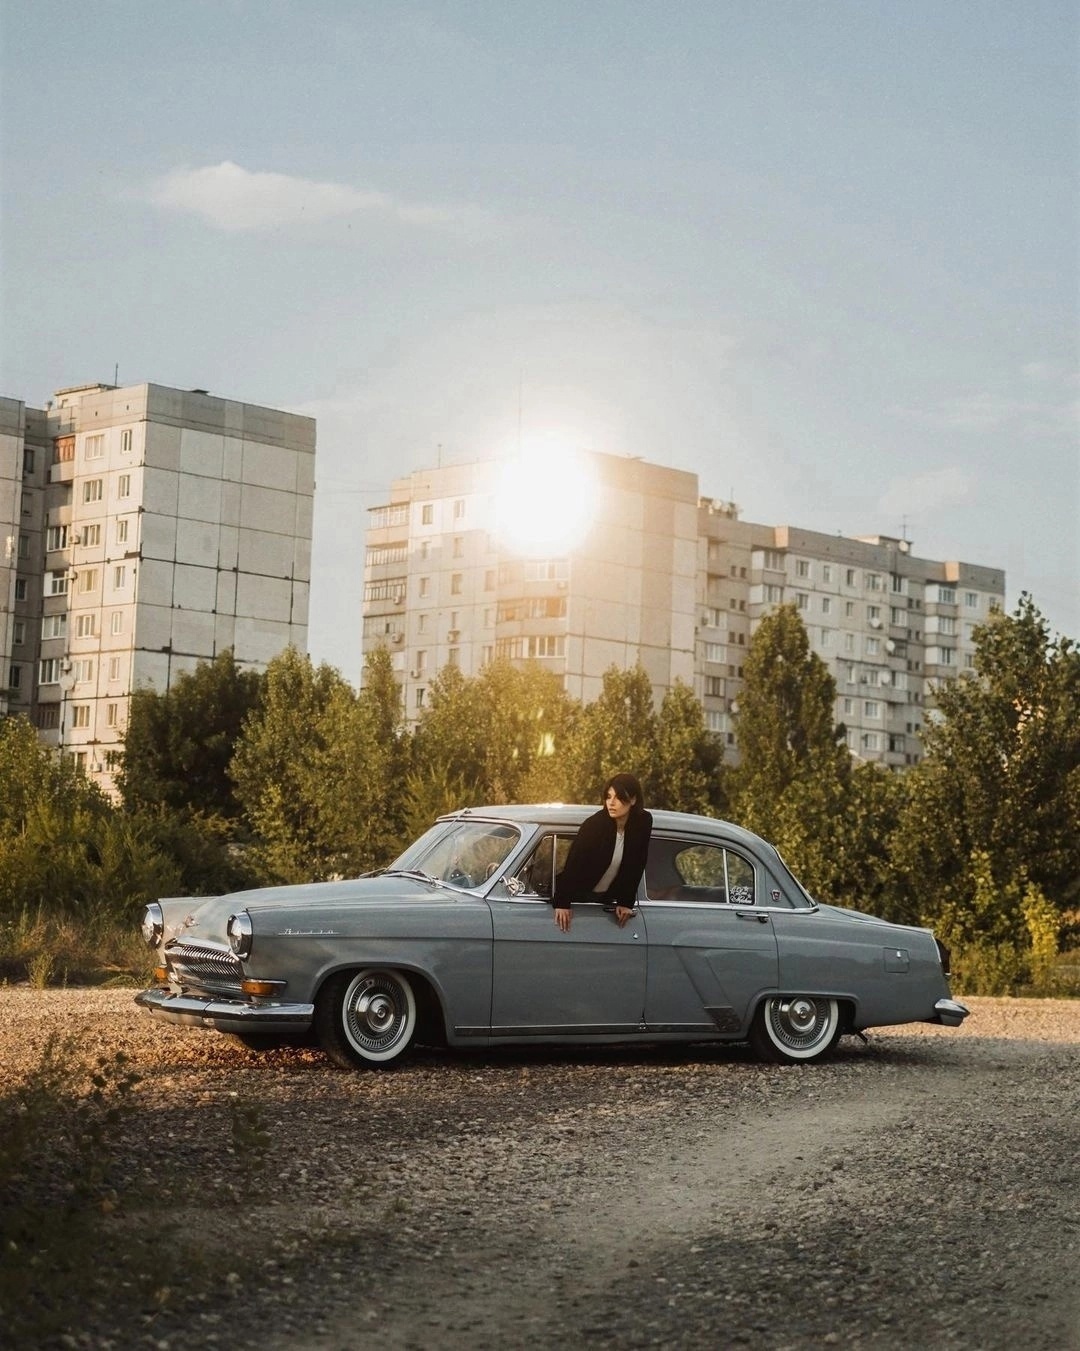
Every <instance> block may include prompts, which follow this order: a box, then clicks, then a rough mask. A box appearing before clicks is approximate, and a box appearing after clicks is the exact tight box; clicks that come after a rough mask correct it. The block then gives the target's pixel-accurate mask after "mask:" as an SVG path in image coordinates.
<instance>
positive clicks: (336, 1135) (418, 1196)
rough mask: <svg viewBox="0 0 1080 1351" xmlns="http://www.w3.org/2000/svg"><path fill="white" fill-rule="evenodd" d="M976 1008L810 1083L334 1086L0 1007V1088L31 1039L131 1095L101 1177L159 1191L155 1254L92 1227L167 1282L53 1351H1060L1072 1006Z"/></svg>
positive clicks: (642, 1063) (22, 1069)
mask: <svg viewBox="0 0 1080 1351" xmlns="http://www.w3.org/2000/svg"><path fill="white" fill-rule="evenodd" d="M968 1002H969V1004H970V1006H971V1007H972V1010H973V1012H972V1016H971V1017H970V1018H969V1019H968V1020H967V1023H966V1024H965V1026H964V1027H963V1028H960V1029H952V1030H946V1029H939V1028H932V1027H904V1028H893V1029H882V1030H879V1031H878V1032H876V1033H874V1034H872V1035H871V1038H870V1041H869V1044H865V1045H864V1044H862V1043H861V1042H859V1041H856V1040H853V1039H845V1040H844V1041H843V1042H841V1044H840V1047H839V1050H838V1053H837V1054H836V1056H835V1058H834V1059H832V1060H831V1061H829V1062H828V1063H826V1064H823V1065H819V1066H816V1067H791V1068H780V1067H771V1066H762V1065H758V1064H756V1063H754V1062H753V1061H752V1060H751V1059H750V1058H749V1056H748V1054H747V1053H746V1051H745V1050H744V1049H742V1048H727V1049H717V1048H705V1049H702V1048H694V1049H692V1050H681V1049H680V1050H674V1049H671V1048H665V1049H647V1050H628V1049H615V1050H607V1049H605V1050H602V1051H596V1050H594V1051H578V1052H571V1051H547V1052H543V1053H541V1052H536V1051H514V1050H510V1049H505V1050H501V1051H500V1052H499V1053H494V1052H491V1053H478V1052H473V1053H470V1054H468V1055H463V1054H451V1053H447V1052H438V1053H436V1052H420V1053H419V1054H417V1055H415V1056H414V1057H413V1058H412V1059H411V1060H410V1061H409V1062H408V1063H407V1064H406V1065H405V1066H404V1067H402V1068H401V1069H398V1070H396V1071H392V1072H387V1073H357V1074H345V1073H342V1072H340V1071H337V1070H335V1069H333V1068H331V1067H330V1066H329V1064H328V1062H326V1061H325V1060H324V1059H323V1058H322V1057H321V1055H319V1054H318V1053H317V1052H314V1051H305V1050H291V1051H280V1052H274V1053H272V1054H263V1055H257V1054H255V1053H252V1052H249V1051H246V1050H243V1049H242V1048H240V1047H238V1046H234V1045H232V1044H231V1043H230V1042H228V1041H227V1040H225V1039H224V1038H222V1037H219V1036H217V1035H214V1034H210V1033H201V1032H197V1031H187V1030H180V1029H173V1028H169V1027H167V1026H163V1025H161V1024H159V1023H157V1022H154V1021H152V1020H151V1019H150V1018H149V1017H148V1016H147V1015H145V1014H143V1013H141V1012H140V1011H138V1010H137V1009H136V1008H135V1007H134V1005H133V1004H132V992H131V991H117V990H111V991H100V990H98V991H85V990H82V991H45V992H37V991H31V990H27V989H11V988H3V989H0V1028H2V1029H3V1031H2V1033H0V1078H2V1080H3V1082H5V1083H11V1082H13V1081H14V1080H15V1079H16V1078H17V1077H18V1076H19V1075H21V1074H24V1073H26V1072H27V1070H28V1069H29V1068H30V1067H31V1066H33V1064H34V1063H35V1062H36V1060H37V1058H38V1056H39V1054H40V1050H41V1047H42V1046H43V1045H44V1043H45V1040H46V1038H47V1037H48V1036H49V1034H50V1033H53V1032H60V1033H62V1034H64V1035H67V1034H71V1033H80V1034H81V1035H82V1036H83V1037H84V1044H85V1045H86V1046H87V1048H88V1050H89V1051H91V1052H93V1051H96V1050H98V1049H107V1050H109V1051H112V1050H117V1049H122V1050H124V1051H125V1052H126V1053H127V1054H129V1055H130V1056H131V1057H132V1058H133V1060H134V1062H135V1065H136V1068H137V1069H138V1070H139V1072H140V1073H141V1074H142V1075H143V1076H144V1077H143V1079H142V1081H141V1082H140V1084H139V1085H138V1087H137V1089H136V1092H135V1103H134V1110H133V1112H132V1114H131V1116H130V1118H129V1120H128V1122H127V1124H126V1125H125V1127H124V1135H123V1139H122V1142H121V1143H122V1149H121V1158H120V1162H119V1165H118V1167H119V1170H120V1173H121V1174H122V1175H123V1176H122V1177H121V1178H120V1183H121V1186H120V1194H121V1196H122V1197H123V1196H125V1195H128V1194H130V1195H134V1194H135V1193H136V1191H137V1189H138V1187H139V1185H140V1183H142V1184H144V1185H145V1184H147V1183H148V1182H149V1181H150V1179H151V1178H155V1179H156V1185H157V1186H158V1188H159V1193H160V1194H159V1204H158V1207H157V1210H156V1216H155V1218H154V1220H153V1223H154V1226H155V1232H154V1234H153V1236H151V1234H150V1230H149V1225H150V1223H151V1220H150V1218H149V1215H148V1212H147V1211H146V1210H143V1209H138V1208H137V1207H136V1206H135V1205H134V1203H133V1202H132V1203H130V1204H128V1205H127V1206H126V1207H125V1206H124V1205H123V1204H122V1205H121V1207H120V1209H119V1211H118V1214H117V1216H116V1217H115V1220H114V1222H115V1223H116V1224H119V1225H125V1224H126V1225H127V1226H129V1228H130V1232H131V1240H132V1242H131V1249H130V1250H131V1252H132V1254H133V1257H132V1261H133V1262H136V1261H139V1262H142V1263H146V1262H151V1263H152V1262H155V1261H156V1260H157V1258H156V1256H155V1249H159V1250H160V1251H161V1252H163V1253H164V1252H168V1251H179V1250H180V1249H181V1248H183V1250H184V1252H185V1260H184V1262H183V1263H181V1265H180V1266H179V1267H177V1269H176V1270H172V1271H168V1272H167V1274H163V1276H162V1286H161V1288H160V1289H158V1290H157V1291H156V1294H155V1299H154V1300H153V1301H152V1302H150V1303H148V1302H147V1301H145V1300H144V1301H143V1303H142V1304H141V1305H140V1304H138V1303H137V1302H136V1303H135V1305H134V1307H132V1306H131V1301H130V1299H129V1300H125V1299H123V1298H121V1297H120V1295H121V1294H122V1292H123V1291H124V1290H125V1289H127V1288H128V1286H129V1285H131V1283H132V1282H130V1281H128V1282H127V1285H125V1279H126V1273H125V1272H124V1270H122V1269H114V1270H109V1271H106V1272H103V1273H102V1274H101V1277H100V1281H99V1286H98V1293H97V1295H96V1297H95V1298H94V1299H91V1300H90V1301H89V1302H88V1303H87V1305H86V1306H85V1308H83V1309H82V1310H81V1312H80V1316H79V1319H78V1320H77V1322H75V1323H73V1324H72V1325H71V1326H70V1330H69V1334H68V1335H67V1337H66V1339H63V1341H62V1344H63V1345H66V1346H69V1347H83V1346H86V1347H93V1348H109V1347H112V1348H118V1349H121V1348H127V1347H144V1346H145V1347H156V1348H158V1349H159V1351H168V1349H170V1348H175V1349H176V1351H179V1348H184V1351H198V1348H202V1347H207V1348H212V1347H226V1346H227V1347H230V1348H246V1347H252V1348H254V1347H259V1348H261V1349H262V1351H286V1349H288V1351H307V1349H308V1348H311V1349H312V1351H316V1349H317V1351H345V1348H360V1347H378V1348H380V1351H391V1349H392V1348H411V1347H416V1348H420V1347H432V1346H434V1347H440V1348H443V1347H445V1348H470V1349H475V1351H485V1348H492V1349H494V1348H504V1347H511V1348H513V1347H523V1348H533V1347H535V1348H554V1347H565V1346H579V1345H580V1346H587V1347H588V1346H595V1347H628V1348H634V1347H687V1348H698V1347H700V1348H726V1347H736V1348H744V1347H745V1348H763V1349H764V1348H768V1351H781V1349H782V1348H789V1349H790V1351H810V1348H819V1347H831V1346H839V1347H850V1348H886V1347H887V1348H890V1351H893V1349H895V1348H901V1349H902V1348H912V1351H914V1349H915V1348H918V1349H919V1351H923V1349H924V1348H938V1347H942V1348H966V1349H970V1351H996V1349H997V1348H1001V1351H1006V1348H1007V1349H1008V1351H1014V1348H1021V1349H1022V1351H1068V1349H1069V1348H1073V1349H1080V1293H1078V1290H1080V1282H1078V1278H1077V1271H1078V1269H1080V1186H1078V1176H1077V1173H1078V1168H1077V1155H1078V1145H1080V1132H1078V1126H1077V1119H1078V1108H1080V1001H1076V1002H1070V1001H1063V1000H1061V1001H1056V1000H997V999H972V1000H970V1001H968ZM238 1122H240V1123H241V1124H239V1125H238V1124H237V1123H238ZM245 1141H246V1143H245ZM136 1254H137V1256H136ZM165 1271H166V1268H165V1266H164V1265H163V1272H165ZM0 1340H2V1334H0Z"/></svg>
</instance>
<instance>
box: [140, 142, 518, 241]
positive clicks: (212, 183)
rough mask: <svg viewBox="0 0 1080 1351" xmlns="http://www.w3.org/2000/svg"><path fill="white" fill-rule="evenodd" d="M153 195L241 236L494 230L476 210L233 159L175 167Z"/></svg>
mask: <svg viewBox="0 0 1080 1351" xmlns="http://www.w3.org/2000/svg"><path fill="white" fill-rule="evenodd" d="M149 196H150V200H151V201H152V202H153V203H154V204H155V205H156V206H158V207H161V208H162V209H164V210H169V211H186V212H189V213H191V214H192V215H196V216H199V217H201V218H202V219H203V220H204V221H206V222H207V224H209V225H212V226H214V227H215V228H216V229H218V230H227V231H231V232H237V233H239V232H243V231H252V230H273V229H279V228H282V227H288V226H298V225H299V226H303V225H319V224H322V223H323V222H324V221H329V220H336V219H340V218H342V217H347V216H366V217H371V218H379V217H381V218H383V219H391V220H395V221H398V222H399V223H401V224H403V225H412V226H416V227H418V228H421V229H436V230H446V231H452V232H455V233H465V234H477V233H481V232H488V231H490V228H491V226H492V218H491V217H490V215H489V214H488V213H487V212H484V211H481V210H480V209H478V208H476V207H470V206H464V207H455V206H441V205H437V204H430V203H422V202H404V201H401V200H400V199H398V198H396V197H394V196H392V195H391V194H390V193H387V192H379V191H377V190H374V189H364V188H354V187H352V186H350V185H349V184H347V183H320V182H318V181H317V180H315V179H311V178H298V177H295V176H294V175H291V174H277V173H263V172H254V171H252V170H250V169H245V168H243V167H242V166H241V165H239V164H234V163H233V162H232V161H231V160H223V161H222V163H221V164H208V165H204V166H203V167H202V168H181V169H174V170H173V171H172V172H171V173H168V174H165V175H164V176H163V177H161V178H158V179H156V180H155V181H154V182H153V183H152V184H151V185H150V193H149Z"/></svg>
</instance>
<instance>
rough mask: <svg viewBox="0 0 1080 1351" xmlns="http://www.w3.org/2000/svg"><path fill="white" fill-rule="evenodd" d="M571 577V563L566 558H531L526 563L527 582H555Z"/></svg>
mask: <svg viewBox="0 0 1080 1351" xmlns="http://www.w3.org/2000/svg"><path fill="white" fill-rule="evenodd" d="M569 576H570V562H569V560H568V559H566V558H530V559H527V560H526V562H525V580H526V581H527V582H555V581H561V580H563V579H564V578H566V577H569Z"/></svg>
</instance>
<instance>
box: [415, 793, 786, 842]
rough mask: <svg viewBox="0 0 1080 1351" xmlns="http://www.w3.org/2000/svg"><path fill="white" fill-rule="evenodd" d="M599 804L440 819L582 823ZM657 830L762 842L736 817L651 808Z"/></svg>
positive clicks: (503, 809) (521, 807) (469, 812)
mask: <svg viewBox="0 0 1080 1351" xmlns="http://www.w3.org/2000/svg"><path fill="white" fill-rule="evenodd" d="M598 810H599V808H597V807H589V806H585V805H584V804H583V803H580V802H578V803H574V802H525V803H514V804H512V805H499V806H494V805H492V806H486V807H461V808H460V809H459V810H458V811H455V812H447V813H446V814H445V815H444V816H440V817H439V820H440V821H454V820H468V819H474V820H475V819H476V818H478V817H479V818H482V819H484V820H494V821H509V822H512V823H513V824H515V825H521V824H524V823H534V824H536V825H541V826H580V825H581V823H582V821H584V820H585V818H586V817H587V816H592V815H593V813H594V812H596V811H598ZM650 815H651V816H652V819H653V830H654V831H672V832H692V833H693V834H705V835H715V834H717V833H718V832H722V833H723V835H724V836H725V837H726V838H728V839H734V840H740V841H742V842H743V843H745V844H758V845H760V844H761V843H762V839H761V836H760V835H755V834H754V833H753V831H750V830H746V829H745V828H744V827H743V826H737V825H735V823H734V822H733V821H721V820H719V819H717V818H716V817H713V816H697V815H695V814H694V813H692V812H668V811H652V812H650Z"/></svg>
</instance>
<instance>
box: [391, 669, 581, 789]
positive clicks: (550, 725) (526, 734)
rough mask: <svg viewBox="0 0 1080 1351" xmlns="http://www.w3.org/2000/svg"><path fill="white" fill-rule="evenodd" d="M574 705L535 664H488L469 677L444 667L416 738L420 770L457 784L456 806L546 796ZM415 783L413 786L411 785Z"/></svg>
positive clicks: (415, 755) (433, 685)
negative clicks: (458, 790) (458, 794)
mask: <svg viewBox="0 0 1080 1351" xmlns="http://www.w3.org/2000/svg"><path fill="white" fill-rule="evenodd" d="M574 714H575V707H574V704H573V701H572V700H570V699H569V698H568V696H567V695H566V693H565V691H564V690H563V688H562V683H561V681H560V680H559V679H558V677H557V676H555V675H553V674H552V673H551V672H550V671H546V670H544V669H543V667H541V666H540V665H539V664H538V663H535V662H528V663H526V664H525V665H524V666H522V667H520V668H519V667H516V666H514V665H513V664H512V663H511V662H508V661H505V660H501V659H500V660H496V661H494V662H489V663H488V664H487V665H486V666H484V667H483V669H482V670H481V671H480V673H479V674H478V675H476V676H473V677H466V676H464V675H462V673H461V671H460V670H458V668H457V667H455V666H446V667H444V668H443V669H442V670H441V671H440V672H439V673H438V675H437V676H436V677H435V679H434V680H433V681H432V682H431V685H430V686H429V688H428V703H427V704H426V705H425V708H424V711H423V713H422V714H421V717H420V720H419V723H418V724H417V727H416V731H415V733H414V735H413V760H414V764H415V766H416V769H417V771H418V773H419V774H421V775H424V776H429V777H432V778H433V779H435V780H436V781H438V782H440V783H442V784H443V785H444V786H448V785H458V786H459V787H460V790H461V792H462V793H463V800H462V801H461V802H460V803H458V804H457V805H460V806H477V805H479V804H481V803H485V802H521V801H525V800H527V799H529V798H533V797H535V796H540V797H549V796H551V795H552V794H551V792H550V791H548V790H549V789H550V788H551V786H552V785H554V784H556V783H557V779H558V769H557V764H558V757H559V752H560V750H561V749H562V747H563V746H564V745H565V743H566V739H567V737H568V735H569V730H570V728H571V726H572V724H573V720H574ZM414 786H415V785H414Z"/></svg>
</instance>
